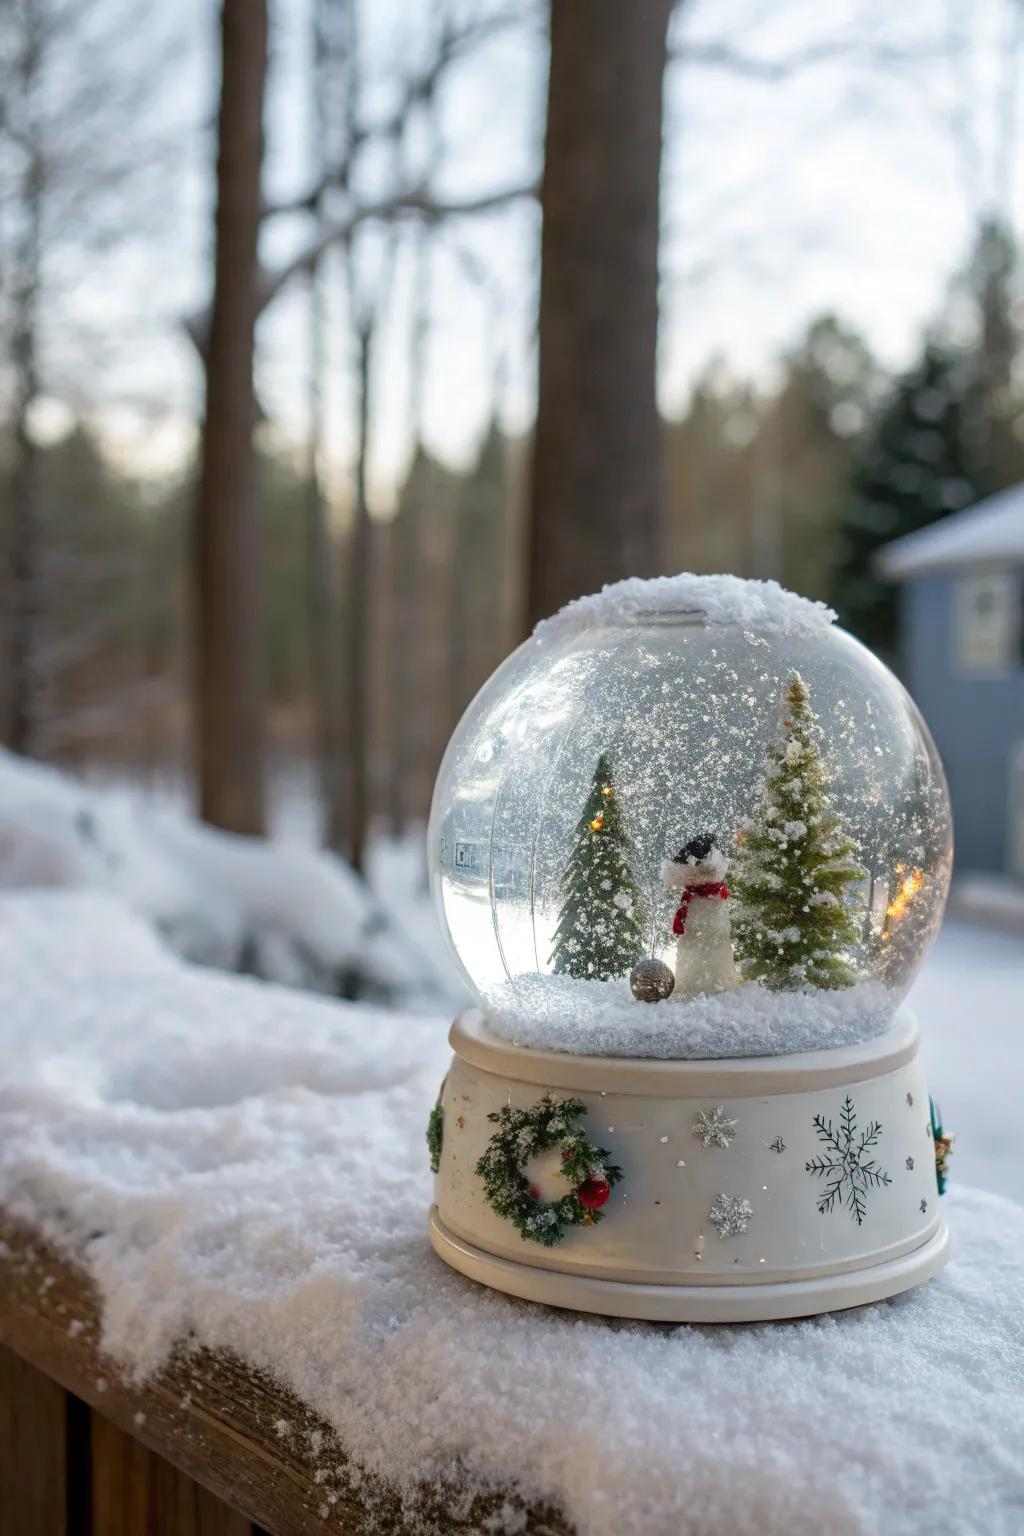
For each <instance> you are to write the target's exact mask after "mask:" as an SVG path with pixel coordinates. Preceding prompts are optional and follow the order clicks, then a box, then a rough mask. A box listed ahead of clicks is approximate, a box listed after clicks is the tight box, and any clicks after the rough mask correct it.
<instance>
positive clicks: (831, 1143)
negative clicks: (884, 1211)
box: [804, 1094, 892, 1227]
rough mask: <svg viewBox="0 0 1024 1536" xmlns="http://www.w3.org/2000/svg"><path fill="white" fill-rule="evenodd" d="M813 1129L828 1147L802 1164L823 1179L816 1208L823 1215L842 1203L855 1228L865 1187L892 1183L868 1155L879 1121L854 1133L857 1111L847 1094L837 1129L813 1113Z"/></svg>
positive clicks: (860, 1220)
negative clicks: (819, 1154) (825, 1152)
mask: <svg viewBox="0 0 1024 1536" xmlns="http://www.w3.org/2000/svg"><path fill="white" fill-rule="evenodd" d="M814 1129H815V1130H816V1131H817V1133H818V1140H819V1141H821V1142H824V1144H825V1146H826V1148H827V1149H828V1155H823V1156H819V1157H814V1158H812V1159H811V1161H810V1162H809V1163H805V1164H804V1167H805V1168H806V1170H807V1172H808V1173H813V1174H814V1175H815V1177H817V1178H819V1179H825V1180H826V1185H825V1193H824V1194H823V1195H822V1197H821V1199H820V1200H819V1201H818V1210H819V1212H820V1213H821V1214H822V1215H824V1214H825V1212H826V1211H832V1210H835V1208H836V1206H837V1205H843V1206H845V1208H846V1209H847V1210H848V1211H849V1213H850V1215H851V1216H852V1217H853V1219H854V1221H855V1222H856V1223H857V1225H858V1227H859V1226H861V1225H862V1224H863V1221H864V1215H865V1212H866V1210H867V1193H868V1190H869V1189H878V1188H880V1187H881V1186H882V1185H883V1184H891V1183H892V1179H891V1178H890V1177H889V1175H888V1174H887V1173H886V1172H885V1170H884V1169H883V1168H880V1167H879V1166H878V1164H877V1162H876V1161H875V1159H874V1158H873V1157H869V1156H868V1153H869V1152H870V1151H871V1149H872V1147H874V1146H875V1145H876V1143H877V1141H878V1138H879V1136H881V1134H882V1126H881V1123H880V1122H879V1121H878V1120H872V1121H871V1122H870V1124H869V1125H868V1127H867V1129H866V1130H864V1131H861V1133H860V1135H859V1136H858V1134H857V1111H856V1109H855V1108H854V1104H853V1100H852V1099H851V1098H850V1095H849V1094H847V1095H846V1098H845V1099H844V1100H843V1107H842V1110H841V1112H840V1115H839V1129H838V1130H833V1129H832V1122H831V1120H826V1119H825V1117H824V1116H823V1115H815V1117H814Z"/></svg>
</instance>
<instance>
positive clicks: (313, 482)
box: [306, 0, 345, 848]
mask: <svg viewBox="0 0 1024 1536" xmlns="http://www.w3.org/2000/svg"><path fill="white" fill-rule="evenodd" d="M326 4H327V0H314V5H313V16H312V22H313V72H314V80H313V91H312V113H311V122H310V128H311V133H310V138H311V140H312V144H311V150H312V157H313V159H314V164H315V165H316V169H317V180H320V179H322V176H323V168H324V167H323V147H324V143H325V141H326V136H327V110H326V96H327V88H328V80H327V69H328V49H327V39H326V36H325V30H324V8H325V5H326ZM320 205H321V199H320V198H319V197H318V198H317V203H316V212H317V215H318V217H319V218H322V216H323V215H322V208H321V206H320ZM320 268H321V263H320V262H317V263H315V265H314V266H313V268H312V270H311V272H310V299H309V481H308V492H307V504H306V562H307V582H308V623H309V656H310V676H311V682H312V694H313V711H314V721H315V724H314V729H315V733H316V736H315V751H316V757H317V769H318V778H319V788H320V804H321V808H322V810H323V812H324V828H325V832H326V834H327V840H328V843H329V845H330V846H331V847H335V848H340V847H342V846H343V843H342V842H341V841H340V839H341V837H342V833H341V832H340V831H339V829H340V828H343V827H344V812H343V809H342V808H343V806H344V794H345V776H344V759H343V751H342V739H341V730H340V711H341V705H342V695H341V670H340V668H341V651H340V640H339V635H338V611H337V595H338V594H337V590H336V585H337V583H336V574H337V573H336V568H335V566H336V562H335V550H334V545H333V540H332V539H331V536H330V531H329V529H328V527H327V516H326V512H327V509H326V506H325V503H324V496H323V491H322V487H321V483H320V459H321V452H322V447H323V377H324V370H325V367H326V361H327V360H326V355H325V354H326V346H325V332H326V321H327V316H326V304H325V302H324V292H323V282H322V273H321V270H320Z"/></svg>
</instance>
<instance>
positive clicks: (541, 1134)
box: [476, 1093, 622, 1248]
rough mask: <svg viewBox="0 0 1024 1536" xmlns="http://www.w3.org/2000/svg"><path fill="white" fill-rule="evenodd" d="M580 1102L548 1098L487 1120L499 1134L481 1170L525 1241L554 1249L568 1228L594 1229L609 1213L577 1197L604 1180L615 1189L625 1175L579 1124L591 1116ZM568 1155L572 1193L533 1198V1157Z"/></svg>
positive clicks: (492, 1201) (497, 1205)
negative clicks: (529, 1173) (554, 1152)
mask: <svg viewBox="0 0 1024 1536" xmlns="http://www.w3.org/2000/svg"><path fill="white" fill-rule="evenodd" d="M586 1112H587V1111H586V1106H585V1105H584V1104H583V1103H582V1102H581V1101H580V1100H579V1099H563V1100H561V1101H558V1100H556V1099H554V1098H552V1096H551V1094H549V1093H548V1094H545V1095H544V1097H543V1098H542V1099H540V1100H539V1101H538V1102H537V1103H536V1104H535V1105H534V1106H533V1108H532V1109H513V1107H512V1105H511V1104H506V1105H505V1106H504V1107H503V1108H502V1109H500V1110H497V1111H496V1112H495V1113H494V1114H490V1115H488V1116H487V1118H488V1120H491V1121H493V1122H494V1124H495V1125H496V1126H497V1127H498V1129H497V1130H496V1131H495V1132H494V1135H493V1136H492V1137H491V1140H490V1143H489V1144H488V1147H487V1151H486V1152H485V1153H484V1154H483V1156H482V1157H481V1158H480V1159H479V1161H478V1162H477V1165H476V1171H477V1174H478V1175H479V1177H480V1178H481V1179H483V1181H484V1193H485V1194H486V1196H487V1201H488V1204H489V1205H490V1207H491V1209H492V1210H493V1211H494V1212H495V1213H496V1214H497V1215H498V1216H502V1217H504V1218H505V1219H506V1220H507V1221H510V1222H511V1223H512V1225H513V1226H514V1227H515V1228H516V1230H517V1231H518V1232H519V1235H520V1236H521V1237H522V1238H523V1240H524V1241H528V1242H534V1243H541V1244H543V1246H544V1247H545V1248H551V1247H553V1246H554V1244H555V1243H558V1242H561V1240H562V1237H563V1236H564V1229H565V1228H566V1227H584V1226H591V1225H593V1223H594V1222H598V1221H600V1220H601V1219H602V1215H603V1213H602V1212H601V1211H597V1210H588V1209H587V1208H586V1206H584V1205H583V1203H582V1202H581V1200H580V1198H579V1195H578V1193H577V1191H578V1190H579V1187H580V1185H581V1184H583V1183H584V1182H585V1180H587V1179H590V1178H604V1179H606V1180H607V1182H608V1184H609V1185H610V1186H611V1185H614V1184H617V1183H618V1182H619V1180H620V1179H621V1178H622V1169H621V1168H617V1167H615V1165H614V1164H613V1163H607V1162H605V1158H606V1157H607V1155H608V1154H607V1152H606V1151H605V1149H604V1148H603V1147H595V1146H594V1144H593V1143H592V1142H590V1141H588V1140H587V1138H586V1136H585V1135H584V1134H583V1132H582V1130H581V1129H580V1128H579V1126H578V1125H576V1123H575V1122H576V1121H577V1120H579V1118H580V1117H581V1116H582V1115H585V1114H586ZM553 1147H560V1148H561V1150H562V1173H563V1174H564V1176H565V1178H566V1179H567V1180H568V1183H569V1184H570V1186H571V1188H570V1189H569V1190H568V1192H567V1193H566V1194H564V1195H562V1196H561V1197H560V1199H558V1200H540V1199H538V1198H537V1196H536V1195H535V1194H533V1193H532V1192H531V1186H530V1181H529V1180H528V1179H527V1177H526V1175H525V1173H524V1172H523V1169H524V1167H525V1165H526V1164H527V1163H528V1162H529V1160H530V1158H531V1157H536V1156H537V1155H538V1154H539V1153H541V1152H549V1151H550V1150H551V1149H552V1148H553Z"/></svg>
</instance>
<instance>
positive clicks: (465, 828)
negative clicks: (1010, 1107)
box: [429, 576, 952, 1321]
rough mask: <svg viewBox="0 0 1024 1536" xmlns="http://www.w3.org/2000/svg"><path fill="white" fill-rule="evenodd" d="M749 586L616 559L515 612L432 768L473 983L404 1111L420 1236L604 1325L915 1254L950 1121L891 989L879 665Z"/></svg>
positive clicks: (911, 849)
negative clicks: (527, 620) (488, 673)
mask: <svg viewBox="0 0 1024 1536" xmlns="http://www.w3.org/2000/svg"><path fill="white" fill-rule="evenodd" d="M833 617H834V616H833V615H832V614H831V612H830V611H829V610H827V609H826V608H825V607H824V606H823V605H822V604H819V603H812V602H809V601H807V600H806V599H803V598H800V597H797V596H795V595H794V594H792V593H789V592H785V591H784V590H783V589H782V588H780V587H779V586H777V585H776V584H775V583H773V582H752V581H743V580H740V579H739V578H736V577H724V576H718V577H696V576H680V577H672V578H663V579H658V580H655V581H626V582H621V583H619V584H618V585H616V586H613V587H609V588H606V589H605V590H604V591H603V592H602V593H600V594H599V595H597V596H595V597H590V598H584V599H581V600H579V601H578V602H575V603H571V604H570V605H569V606H568V607H567V608H565V609H564V610H563V611H562V612H561V613H560V614H558V615H556V616H555V617H554V618H552V619H549V620H547V621H546V622H544V623H543V624H541V625H539V626H538V628H537V630H536V631H535V633H534V635H533V636H532V637H531V639H529V640H528V641H527V642H526V643H525V644H524V645H522V646H521V647H520V648H519V650H517V651H516V652H515V653H514V654H513V655H512V656H511V657H509V659H508V660H507V661H506V662H505V663H504V665H503V666H502V667H500V668H499V669H498V671H497V672H496V673H495V674H494V676H493V677H492V678H491V680H490V681H489V682H488V683H487V684H486V685H485V686H484V688H483V689H482V690H481V692H480V693H479V694H478V696H477V697H476V699H475V700H474V701H473V703H472V704H471V705H470V707H469V709H468V710H467V711H466V714H465V716H464V717H463V719H462V721H461V722H460V724H459V726H458V727H457V729H456V731H455V734H454V736H453V737H452V741H451V743H450V745H449V748H448V751H447V753H446V755H445V759H444V762H443V763H442V766H441V770H440V773H439V775H438V781H437V787H436V789H435V794H434V805H433V810H432V814H431V821H430V830H429V860H430V868H431V880H432V885H433V890H434V894H435V899H436V901H437V905H438V909H439V913H440V916H441V921H442V924H443V927H444V930H445V932H446V934H447V936H448V939H449V941H450V943H451V946H452V949H453V951H454V954H455V957H456V959H457V961H458V963H459V965H460V967H461V969H462V971H463V972H464V974H465V976H466V978H467V980H468V981H469V983H470V985H471V987H472V989H473V991H474V993H475V994H476V996H477V998H478V1000H479V1007H478V1008H475V1009H471V1010H469V1011H468V1012H467V1013H465V1014H464V1015H463V1016H462V1017H461V1018H460V1019H459V1020H457V1021H456V1024H455V1025H454V1027H453V1030H452V1045H453V1048H454V1052H455V1057H454V1061H453V1064H452V1068H451V1071H450V1072H449V1074H448V1077H447V1078H446V1080H445V1084H444V1087H443V1089H442V1093H441V1096H440V1099H439V1102H438V1105H437V1107H436V1108H435V1110H434V1112H433V1114H432V1116H431V1125H430V1133H429V1141H430V1148H431V1159H432V1163H433V1166H434V1169H435V1172H436V1174H437V1196H436V1204H435V1206H434V1207H433V1209H432V1212H431V1240H432V1242H433V1244H434V1247H435V1249H436V1251H437V1252H438V1253H439V1254H440V1255H441V1257H443V1258H444V1259H446V1260H447V1261H448V1262H449V1263H451V1264H452V1265H454V1266H455V1267H456V1268H458V1269H460V1270H462V1271H463V1272H464V1273H466V1274H468V1275H470V1276H472V1277H473V1278H475V1279H478V1280H481V1281H483V1282H485V1283H487V1284H490V1285H493V1286H495V1287H497V1288H499V1289H502V1290H505V1291H508V1292H511V1293H512V1294H515V1295H520V1296H525V1297H529V1298H530V1299H533V1300H538V1301H544V1302H549V1303H552V1304H554V1305H559V1306H568V1307H577V1308H582V1309H585V1310H590V1311H596V1312H604V1313H608V1314H611V1315H618V1316H629V1317H649V1318H655V1319H663V1320H695V1321H702V1320H707V1321H729V1320H741V1319H755V1318H775V1317H793V1316H799V1315H802V1314H806V1313H812V1312H818V1311H825V1310H830V1309H833V1308H837V1307H844V1306H852V1305H857V1304H859V1303H862V1302H866V1301H871V1300H876V1299H879V1298H881V1297H884V1296H888V1295H892V1294H894V1293H895V1292H897V1291H900V1290H904V1289H906V1288H908V1287H909V1286H912V1285H915V1284H917V1283H919V1282H920V1281H921V1280H924V1279H926V1278H927V1277H928V1276H929V1275H931V1274H933V1273H935V1271H936V1270H937V1269H939V1268H940V1267H941V1265H942V1264H943V1263H944V1261H945V1256H946V1249H947V1235H946V1229H945V1225H944V1223H943V1222H942V1220H941V1218H940V1215H939V1211H938V1198H937V1197H938V1194H939V1193H940V1192H941V1188H942V1186H943V1184H944V1177H945V1158H946V1156H947V1154H948V1150H949V1138H948V1137H946V1136H945V1135H944V1134H943V1132H942V1128H941V1126H940V1125H938V1124H937V1122H936V1118H935V1115H934V1113H933V1111H932V1109H931V1106H930V1101H929V1097H928V1092H927V1089H926V1086H925V1081H924V1077H923V1073H922V1068H921V1064H920V1061H919V1057H918V1032H917V1026H916V1023H915V1021H914V1019H913V1017H912V1016H911V1015H910V1014H909V1013H908V1012H907V1010H906V1009H905V1008H903V1007H902V1006H901V1004H902V1000H903V998H904V996H905V994H906V992H907V990H908V989H909V987H910V984H911V982H912V981H913V979H914V977H915V975H916V973H917V971H918V969H919V967H920V965H921V962H922V960H923V958H924V956H925V954H926V952H927V950H928V948H929V946H930V944H931V942H932V940H933V939H934V937H935V934H936V932H937V929H938V926H939V923H940V921H941V918H942V912H943V907H944V904H945V899H946V893H947V889H948V885H949V876H950V867H951V859H952V844H951V824H950V812H949V800H948V795H947V791H946V786H945V781H944V778H943V774H942V768H941V764H940V763H939V760H938V757H937V754H936V751H935V747H934V745H933V743H932V741H931V738H930V736H929V735H928V732H927V729H926V727H925V726H924V723H923V721H922V720H921V717H920V715H919V714H918V712H917V710H916V709H915V707H914V705H913V703H912V702H911V700H910V698H909V697H908V695H907V694H906V692H905V691H904V689H903V688H902V686H901V685H900V683H899V682H898V681H897V680H896V679H895V677H893V675H892V674H891V673H890V672H889V671H888V670H887V668H886V667H884V666H883V665H882V664H881V662H879V661H878V660H877V659H876V658H875V657H874V656H872V655H871V653H870V652H869V651H867V650H865V649H864V647H863V646H861V645H860V644H858V642H856V641H855V640H853V639H852V638H851V637H850V636H849V635H847V634H845V633H844V632H843V631H841V630H839V629H837V628H836V627H834V625H833V623H832V619H833Z"/></svg>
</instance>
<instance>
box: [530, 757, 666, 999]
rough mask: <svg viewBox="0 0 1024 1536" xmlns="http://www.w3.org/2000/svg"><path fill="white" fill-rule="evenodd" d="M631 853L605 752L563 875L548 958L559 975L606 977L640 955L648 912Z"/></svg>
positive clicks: (619, 972)
mask: <svg viewBox="0 0 1024 1536" xmlns="http://www.w3.org/2000/svg"><path fill="white" fill-rule="evenodd" d="M631 852H632V850H631V848H630V843H629V838H628V837H627V835H626V830H625V828H624V827H623V825H622V816H621V814H620V811H619V805H618V800H617V798H616V794H615V786H614V784H613V782H612V772H611V767H610V765H609V763H608V759H607V758H606V757H605V755H604V754H603V753H602V754H601V756H600V757H599V758H598V760H597V767H596V768H595V770H594V778H593V782H592V783H591V786H590V793H589V795H588V796H587V800H586V804H585V805H584V807H583V814H582V815H581V816H580V819H579V821H578V822H577V824H576V831H575V834H574V842H573V850H572V854H571V856H570V858H569V862H568V864H567V865H566V866H565V870H564V872H563V874H562V893H563V895H562V907H561V911H560V913H559V917H558V926H557V927H556V929H555V942H554V948H553V949H552V952H551V956H550V958H551V960H552V961H553V962H554V970H555V974H556V975H558V976H575V977H576V978H577V979H580V980H589V981H608V980H610V978H611V977H613V976H622V975H624V974H625V973H626V972H627V971H628V970H629V969H630V968H631V967H632V966H633V965H635V964H636V962H637V960H639V959H640V956H641V954H642V953H643V949H644V941H643V930H644V921H645V915H644V907H643V901H642V898H641V896H640V890H639V887H638V886H637V883H636V879H635V877H634V875H633V871H632V868H631V865H630V855H631Z"/></svg>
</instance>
